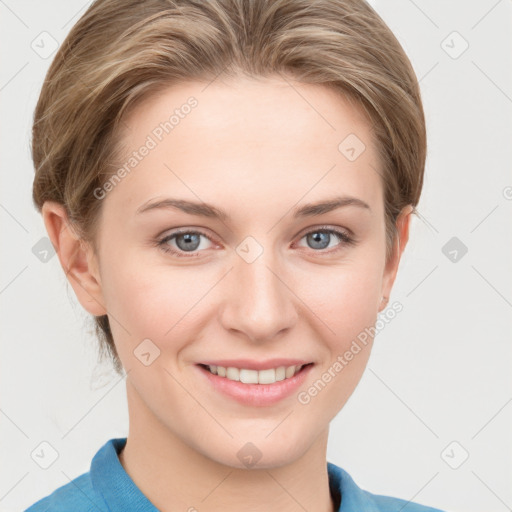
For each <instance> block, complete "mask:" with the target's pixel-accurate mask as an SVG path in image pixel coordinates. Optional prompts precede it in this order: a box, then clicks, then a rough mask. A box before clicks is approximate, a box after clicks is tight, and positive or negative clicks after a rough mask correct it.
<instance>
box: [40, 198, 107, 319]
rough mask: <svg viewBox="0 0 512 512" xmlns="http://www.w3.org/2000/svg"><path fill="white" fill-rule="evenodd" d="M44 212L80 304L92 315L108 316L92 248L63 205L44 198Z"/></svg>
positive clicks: (49, 231)
mask: <svg viewBox="0 0 512 512" xmlns="http://www.w3.org/2000/svg"><path fill="white" fill-rule="evenodd" d="M41 213H42V215H43V221H44V225H45V227H46V231H47V232H48V236H49V238H50V241H51V242H52V245H53V247H54V249H55V252H56V253H57V255H58V257H59V261H60V264H61V265H62V268H63V269H64V272H65V274H66V277H67V278H68V281H69V282H70V284H71V286H72V287H73V290H74V291H75V295H76V296H77V299H78V300H79V302H80V304H81V305H82V306H83V307H84V309H85V310H86V311H88V312H89V313H91V314H92V315H95V316H101V315H106V314H107V310H106V309H105V306H104V300H103V296H102V291H101V281H100V277H99V272H98V265H97V259H96V256H95V254H94V251H93V249H92V247H91V246H90V244H88V243H86V242H85V241H84V240H83V239H81V238H80V237H79V236H78V235H77V234H76V233H75V231H74V230H73V226H72V224H71V223H70V221H69V219H68V215H67V212H66V210H65V208H64V206H63V205H61V204H59V203H56V202H53V201H45V203H44V204H43V207H42V209H41Z"/></svg>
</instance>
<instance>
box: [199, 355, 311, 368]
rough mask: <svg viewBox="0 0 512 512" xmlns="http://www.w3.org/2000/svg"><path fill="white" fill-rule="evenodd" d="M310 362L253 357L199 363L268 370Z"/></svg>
mask: <svg viewBox="0 0 512 512" xmlns="http://www.w3.org/2000/svg"><path fill="white" fill-rule="evenodd" d="M309 363H312V361H305V360H303V359H290V358H281V359H267V360H266V361H254V360H253V359H217V360H209V361H201V363H199V364H204V365H215V366H223V367H224V368H228V367H230V366H231V367H233V368H246V369H247V370H269V369H271V368H278V367H279V366H293V365H305V364H309Z"/></svg>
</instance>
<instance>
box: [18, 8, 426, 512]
mask: <svg viewBox="0 0 512 512" xmlns="http://www.w3.org/2000/svg"><path fill="white" fill-rule="evenodd" d="M425 155H426V134H425V122H424V116H423V109H422V105H421V99H420V92H419V88H418V84H417V81H416V77H415V74H414V71H413V69H412V66H411V64H410V62H409V60H408V58H407V57H406V55H405V53H404V51H403V49H402V48H401V47H400V45H399V43H398V41H397V40H396V38H395V37H394V36H393V34H392V33H391V32H390V30H389V28H388V27H387V26H386V25H385V23H384V22H383V21H382V20H381V18H380V17H379V16H378V15H377V14H376V13H375V11H374V10H373V9H372V8H371V7H370V6H369V5H368V4H367V3H365V2H364V1H362V0H348V1H345V0H320V1H317V2H310V1H304V0H261V1H247V0H209V1H206V2H205V1H202V0H180V1H164V0H149V1H145V2H140V1H138V0H137V1H135V0H131V1H123V2H116V1H113V0H100V1H96V2H94V3H93V4H92V5H91V6H90V7H89V9H88V10H87V12H86V13H85V14H84V15H83V16H82V18H81V19H80V20H79V22H78V23H77V24H76V25H75V27H74V28H73V29H72V30H71V32H70V34H69V35H68V37H67V39H66V40H65V41H64V43H63V44H62V45H61V48H60V50H59V52H58V54H57V56H56V57H55V60H54V61H53V63H52V65H51V67H50V69H49V71H48V75H47V77H46V81H45V83H44V85H43V89H42V91H41V96H40V99H39V102H38V105H37V108H36V112H35V119H34V127H33V159H34V164H35V168H36V176H35V181H34V194H33V197H34V201H35V204H36V206H37V208H38V209H39V210H40V211H41V213H42V215H43V219H44V223H45V226H46V229H47V231H48V235H49V237H50V239H51V241H52V244H53V245H54V247H55V249H56V251H57V253H58V256H59V260H60V263H61V265H62V267H63V269H64V271H65V273H66V276H67V277H68V280H69V282H70V283H71V285H72V286H73V289H74V291H75V293H76V295H77V298H78V300H79V301H80V303H81V304H82V306H83V307H84V308H85V309H86V311H88V312H89V313H90V314H91V315H93V316H94V317H95V321H96V324H97V333H98V336H99V339H100V342H101V347H102V350H104V351H105V352H106V353H108V354H110V355H111V357H112V361H113V364H114V367H115V369H116V370H117V371H118V373H119V374H120V375H123V374H124V373H125V374H126V386H127V397H128V409H129V421H130V424H129V434H128V437H127V438H116V439H111V440H109V441H108V442H106V443H105V445H104V446H102V447H101V448H100V449H99V451H98V453H97V454H96V455H95V457H94V459H93V461H92V464H91V470H90V471H89V472H87V473H85V474H83V475H81V476H79V477H77V478H76V479H75V480H74V481H73V482H70V483H69V484H67V485H65V486H63V487H61V488H59V489H57V490H56V491H55V492H54V493H53V494H51V495H50V496H48V497H46V498H43V499H41V500H40V501H39V502H37V503H36V504H34V505H33V506H32V507H30V508H29V509H28V510H29V511H30V512H36V511H42V510H48V511H51V510H64V509H65V510H74V511H81V510H84V511H85V510H88V511H89V510H96V509H97V510H111V511H113V510H116V511H117V510H119V511H121V510H123V511H127V510H140V511H142V510H144V511H153V510H161V511H164V512H167V511H175V510H187V511H190V512H191V511H195V510H198V511H201V512H203V511H214V510H223V511H231V510H241V509H242V510H265V511H274V510H279V511H288V510H290V511H292V510H293V511H295V510H314V511H319V512H331V511H337V510H340V511H343V512H348V511H356V510H357V511H362V510H365V511H366V510H368V511H370V510H375V511H376V510H379V511H391V510H402V509H405V510H409V511H412V510H415V511H428V510H430V511H432V510H434V509H432V508H428V507H426V506H422V505H419V504H415V503H411V502H407V501H406V500H402V499H398V498H392V497H388V496H380V495H375V494H372V493H370V492H368V491H365V490H363V489H361V488H359V487H358V486H357V485H356V483H355V482H354V480H352V478H351V477H350V475H349V474H348V473H347V472H346V471H345V470H343V469H342V468H340V467H338V466H336V465H334V464H332V463H328V462H327V461H326V447H327V438H328V432H329V423H330V421H331V420H332V419H333V418H334V417H335V416H336V414H337V413H338V412H339V411H340V410H341V408H342V407H343V406H344V404H345V403H346V402H347V400H348V398H349V397H350V395H351V394H352V392H353V391H354V389H355V387H356V385H357V383H358V382H359V380H360V378H361V375H362V373H363V371H364V368H365V366H366V362H367V360H368V357H369V355H370V350H371V347H372V342H373V336H374V333H375V329H374V328H373V326H374V325H375V321H376V318H377V315H378V313H379V312H381V311H383V310H384V309H385V308H386V306H387V304H388V300H389V296H390V293H391V289H392V286H393V283H394V280H395V276H396V272H397V270H398V265H399V261H400V258H401V255H402V252H403V250H404V247H405V245H406V243H407V239H408V234H409V225H410V219H411V214H413V213H414V212H415V206H416V205H417V203H418V201H419V197H420V193H421V189H422V183H423V171H424V162H425ZM399 306H400V305H399V304H398V305H395V304H394V305H393V308H395V307H398V309H399ZM368 333H370V335H369V336H368Z"/></svg>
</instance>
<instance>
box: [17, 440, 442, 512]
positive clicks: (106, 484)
mask: <svg viewBox="0 0 512 512" xmlns="http://www.w3.org/2000/svg"><path fill="white" fill-rule="evenodd" d="M125 444H126V437H123V438H115V439H110V440H109V441H107V442H106V443H105V444H104V445H103V446H102V447H101V448H100V449H99V450H98V452H97V453H96V455H95V456H94V457H93V459H92V462H91V469H90V471H88V472H87V473H84V474H82V475H80V476H78V477H76V478H75V479H74V480H73V481H71V482H69V483H67V484H65V485H63V486H62V487H59V488H58V489H56V490H55V491H54V492H53V493H52V494H50V495H48V496H46V497H45V498H42V499H40V500H39V501H37V502H36V503H34V504H33V505H32V506H30V507H29V508H28V509H26V510H25V512H158V509H157V508H156V507H155V506H154V505H153V504H152V503H151V502H150V501H149V500H148V498H146V496H144V494H142V492H141V491H140V489H139V488H138V487H137V486H136V485H135V484H134V482H133V480H132V479H131V478H130V476H129V475H128V473H126V471H125V470H124V468H123V466H122V465H121V463H120V462H119V457H118V454H119V452H120V451H121V450H122V449H123V447H124V445H125ZM327 471H328V475H329V489H330V492H331V496H332V497H333V500H334V503H335V505H336V507H339V508H338V509H337V510H338V512H399V511H400V512H442V511H440V510H439V509H434V508H430V507H426V506H424V505H419V504H417V503H413V502H408V501H406V500H402V499H399V498H392V497H390V496H382V495H377V494H372V493H370V492H368V491H364V490H363V489H360V488H359V487H358V486H357V485H356V483H355V482H354V480H352V478H351V477H350V475H349V474H348V473H347V472H346V471H345V470H344V469H342V468H340V467H338V466H336V465H335V464H332V463H331V462H327ZM340 498H341V500H340ZM340 501H341V504H340Z"/></svg>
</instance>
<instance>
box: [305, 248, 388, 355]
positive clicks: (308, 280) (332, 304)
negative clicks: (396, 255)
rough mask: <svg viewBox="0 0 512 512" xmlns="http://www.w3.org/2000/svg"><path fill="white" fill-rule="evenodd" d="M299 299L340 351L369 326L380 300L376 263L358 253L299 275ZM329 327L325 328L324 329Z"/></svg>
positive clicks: (370, 257) (379, 268)
mask: <svg viewBox="0 0 512 512" xmlns="http://www.w3.org/2000/svg"><path fill="white" fill-rule="evenodd" d="M301 279H302V282H301V283H300V287H301V292H299V293H298V295H299V296H300V297H304V302H305V303H306V304H307V305H308V307H309V308H310V309H311V311H312V312H313V313H314V314H315V315H316V316H317V317H318V320H319V321H320V322H322V323H323V324H324V328H323V331H324V332H326V333H328V337H329V339H330V340H331V345H334V346H337V347H338V348H340V349H341V348H343V346H344V345H345V344H346V343H347V342H350V340H351V339H352V338H354V337H356V336H357V335H358V334H359V333H360V332H361V331H362V330H364V329H365V328H366V327H368V326H370V325H373V324H374V322H375V320H376V316H377V304H378V300H379V298H380V296H379V293H380V290H381V281H382V269H381V265H380V261H379V260H377V259H376V258H374V257H372V256H371V253H370V255H369V256H368V257H365V255H364V254H362V253H358V254H357V256H356V257H354V258H353V259H352V258H351V259H350V260H349V259H346V260H345V261H344V262H343V263H342V264H340V265H337V266H331V267H328V268H327V267H326V268H324V269H322V271H317V272H315V275H314V276H313V275H309V276H305V275H304V276H303V277H302V278H301ZM328 327H329V328H328Z"/></svg>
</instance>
